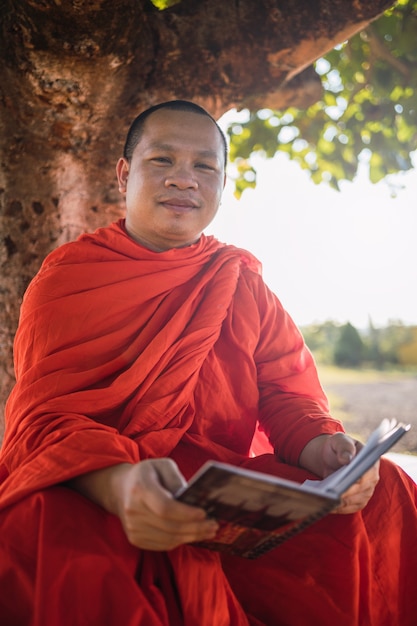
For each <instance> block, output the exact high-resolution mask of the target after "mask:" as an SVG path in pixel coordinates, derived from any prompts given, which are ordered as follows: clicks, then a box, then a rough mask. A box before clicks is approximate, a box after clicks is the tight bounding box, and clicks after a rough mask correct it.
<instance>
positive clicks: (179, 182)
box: [165, 165, 198, 189]
mask: <svg viewBox="0 0 417 626" xmlns="http://www.w3.org/2000/svg"><path fill="white" fill-rule="evenodd" d="M165 187H177V189H197V188H198V182H197V178H196V175H195V172H194V170H193V168H191V167H188V166H185V165H184V166H178V167H175V168H172V170H171V171H170V172H169V174H168V176H167V177H166V179H165Z"/></svg>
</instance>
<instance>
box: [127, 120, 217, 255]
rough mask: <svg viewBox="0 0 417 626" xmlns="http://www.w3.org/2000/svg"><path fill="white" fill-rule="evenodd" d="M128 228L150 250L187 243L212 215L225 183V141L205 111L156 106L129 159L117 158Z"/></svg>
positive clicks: (197, 234)
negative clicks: (177, 109)
mask: <svg viewBox="0 0 417 626" xmlns="http://www.w3.org/2000/svg"><path fill="white" fill-rule="evenodd" d="M116 170H117V177H118V181H119V190H120V191H121V193H123V194H124V195H125V197H126V209H127V213H126V228H127V231H128V233H129V234H130V236H131V237H133V238H134V239H136V240H137V241H139V242H140V243H142V244H143V245H145V246H146V247H148V248H150V249H151V250H158V251H160V250H168V249H169V248H179V247H182V246H187V245H190V244H192V243H194V242H195V241H197V240H198V238H199V237H200V235H201V233H202V231H203V230H204V228H205V227H206V226H207V225H208V224H210V222H211V221H212V219H213V218H214V216H215V215H216V212H217V209H218V206H219V203H220V198H221V194H222V191H223V187H224V183H225V171H224V170H225V163H224V146H223V142H222V138H221V136H220V133H219V130H218V128H217V127H216V126H215V124H214V123H213V122H212V120H210V118H209V117H205V116H204V115H199V114H196V113H190V112H188V111H173V110H169V109H159V110H158V111H155V112H154V113H152V114H151V115H150V116H149V117H148V119H147V120H146V121H145V126H144V129H143V133H142V136H141V138H140V140H139V142H138V144H137V146H136V148H135V150H134V152H133V156H132V159H131V161H130V163H129V162H128V161H127V160H126V159H119V162H118V163H117V168H116Z"/></svg>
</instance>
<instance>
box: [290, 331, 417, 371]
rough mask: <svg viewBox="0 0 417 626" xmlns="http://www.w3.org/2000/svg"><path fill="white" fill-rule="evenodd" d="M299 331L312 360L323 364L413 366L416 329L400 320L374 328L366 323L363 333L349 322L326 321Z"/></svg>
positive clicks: (416, 356)
mask: <svg viewBox="0 0 417 626" xmlns="http://www.w3.org/2000/svg"><path fill="white" fill-rule="evenodd" d="M301 330H302V333H303V335H304V338H305V341H306V343H307V345H308V347H309V348H310V350H311V351H312V352H313V354H314V357H315V359H316V360H317V361H318V362H320V363H323V364H333V365H337V366H339V367H362V366H369V367H374V368H377V369H383V368H385V367H391V366H396V365H417V327H416V326H406V325H404V324H403V323H402V322H400V321H393V322H390V323H389V324H388V325H387V326H386V327H384V328H376V327H375V326H374V325H373V324H372V322H371V321H370V322H369V326H368V328H367V329H366V330H358V329H357V328H355V326H353V325H352V324H351V323H350V322H347V323H346V324H343V325H341V324H337V323H336V322H333V321H327V322H324V323H322V324H312V325H309V326H304V327H303V328H302V329H301Z"/></svg>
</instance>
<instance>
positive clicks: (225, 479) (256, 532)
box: [176, 420, 410, 559]
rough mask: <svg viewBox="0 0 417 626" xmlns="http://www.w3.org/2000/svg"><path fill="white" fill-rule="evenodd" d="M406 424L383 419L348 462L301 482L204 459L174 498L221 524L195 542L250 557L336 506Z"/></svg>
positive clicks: (296, 531) (299, 530)
mask: <svg viewBox="0 0 417 626" xmlns="http://www.w3.org/2000/svg"><path fill="white" fill-rule="evenodd" d="M409 428H410V425H404V424H397V422H396V420H392V421H390V420H383V421H382V422H381V424H380V425H379V426H378V428H377V429H376V430H375V431H374V432H373V433H372V434H371V436H370V437H369V439H368V441H367V443H366V444H365V445H364V446H363V448H362V449H361V450H360V451H359V452H358V454H357V455H356V456H355V457H354V458H353V459H352V461H351V462H350V463H349V464H348V465H345V466H343V467H341V468H340V469H339V470H337V471H336V472H334V473H333V474H331V475H330V476H328V477H327V478H325V479H323V480H307V481H305V482H304V483H303V484H299V483H296V482H293V481H290V480H286V479H282V478H277V477H276V476H271V475H269V474H263V473H261V472H257V471H252V470H247V469H244V468H241V467H235V466H233V465H228V464H226V463H219V462H216V461H208V462H207V463H205V464H204V465H203V466H202V467H201V468H200V470H199V471H198V472H197V473H196V474H195V475H194V476H193V478H192V479H191V480H190V482H189V483H188V484H187V486H186V487H183V488H182V489H180V490H179V492H178V493H177V494H176V498H177V499H178V500H181V501H182V502H186V503H187V504H191V505H193V506H199V507H202V508H204V509H205V510H206V511H207V514H208V515H209V516H210V517H213V518H215V519H216V520H217V521H218V522H219V524H220V527H219V530H218V532H217V534H216V537H215V538H214V539H212V540H210V541H205V542H200V543H199V544H198V545H200V546H203V547H206V548H210V549H211V550H219V551H221V552H230V553H231V554H236V555H239V556H242V557H246V558H249V559H254V558H256V557H258V556H260V555H262V554H264V553H265V552H268V551H269V550H272V549H273V548H275V547H276V546H278V545H279V544H281V543H283V542H284V541H286V540H287V539H289V538H290V537H292V536H293V535H295V534H297V533H299V532H301V531H302V530H304V528H306V527H307V526H310V525H311V524H312V523H313V522H315V521H317V520H319V519H321V518H322V517H324V516H325V515H327V513H329V512H330V511H331V510H332V509H334V508H336V507H337V506H338V504H339V503H340V498H341V496H342V494H343V493H344V492H345V491H346V490H347V489H348V488H349V487H350V486H351V485H353V484H354V483H355V482H356V481H357V480H359V478H360V477H361V476H362V475H363V474H364V473H365V472H366V471H367V470H368V469H370V468H371V467H372V465H373V464H374V463H375V462H376V461H377V460H378V459H379V457H380V456H381V455H383V454H384V453H385V452H387V451H388V450H389V449H390V448H391V447H392V446H393V445H394V444H395V443H396V442H397V441H398V440H399V439H400V437H402V436H403V435H404V434H405V433H406V432H407V431H408V430H409Z"/></svg>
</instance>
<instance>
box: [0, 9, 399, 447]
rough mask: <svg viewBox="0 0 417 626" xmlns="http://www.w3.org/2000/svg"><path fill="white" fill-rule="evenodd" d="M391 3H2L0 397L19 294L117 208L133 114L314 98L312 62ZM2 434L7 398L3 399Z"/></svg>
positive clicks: (6, 384) (301, 102) (7, 376)
mask: <svg viewBox="0 0 417 626" xmlns="http://www.w3.org/2000/svg"><path fill="white" fill-rule="evenodd" d="M391 4H392V0H388V1H387V0H372V1H371V0H320V1H319V0H313V1H312V0H299V1H296V0H281V1H279V0H257V1H256V2H255V1H254V0H234V1H228V0H181V1H180V2H179V3H178V4H176V5H175V6H173V7H171V8H170V9H167V10H165V11H158V10H157V9H156V8H155V7H154V6H153V5H152V4H151V2H150V1H149V0H114V1H113V2H110V1H109V0H92V1H91V2H83V1H82V0H60V2H57V1H56V0H3V4H2V7H1V8H0V17H1V24H0V52H1V58H2V64H1V66H0V90H1V91H0V132H1V139H0V155H1V161H2V167H1V173H0V230H1V238H0V239H1V240H0V264H1V277H0V407H2V406H3V403H4V401H5V399H6V397H7V395H8V393H9V392H10V389H11V387H12V384H13V380H14V378H13V367H12V338H13V335H14V332H15V329H16V326H17V320H18V310H19V306H20V302H21V298H22V295H23V293H24V290H25V288H26V286H27V284H28V282H29V280H30V279H31V278H32V276H33V275H34V274H35V272H36V271H37V270H38V268H39V265H40V263H41V261H42V259H43V258H44V257H45V256H46V254H47V253H48V252H50V251H51V250H52V249H53V248H55V247H56V246H57V245H59V244H62V243H64V242H66V241H69V240H71V239H74V238H75V237H76V236H77V235H79V234H80V233H81V232H84V231H89V230H93V229H95V228H96V227H98V226H101V225H104V224H107V223H109V222H111V221H113V220H114V219H117V217H118V216H120V215H122V212H123V207H122V204H121V202H120V198H119V195H118V192H117V188H116V185H115V175H114V165H115V162H116V159H117V157H118V156H119V155H120V153H121V150H122V146H123V141H124V136H125V133H126V131H127V128H128V126H129V124H130V122H131V120H132V119H133V118H134V117H135V115H137V114H138V113H139V112H140V111H141V110H142V109H144V108H146V107H147V106H149V105H151V104H154V103H156V102H159V101H162V100H167V99H174V98H185V99H191V100H194V101H196V102H198V103H200V104H202V105H203V106H205V107H206V108H207V109H208V110H209V111H210V112H211V113H212V114H213V115H215V116H219V115H220V114H222V113H223V112H225V111H226V110H228V109H230V108H232V107H233V106H235V107H237V108H243V107H249V108H252V109H255V108H261V107H270V108H275V109H284V108H287V107H288V106H289V105H294V106H299V107H307V106H308V105H310V104H311V103H313V102H315V101H317V99H318V98H319V97H320V94H321V87H320V82H319V79H318V77H317V76H316V74H315V72H314V70H313V69H312V68H311V67H310V66H311V64H312V62H313V61H314V60H315V59H317V58H318V57H320V56H321V55H323V54H325V53H326V52H327V51H328V50H330V49H331V48H333V47H334V46H335V45H336V44H337V43H340V42H341V41H344V40H346V39H347V38H349V37H350V36H351V35H352V34H353V33H355V32H357V31H358V30H360V29H362V28H363V27H365V26H366V24H367V23H369V21H371V20H373V19H375V18H376V17H377V16H378V15H379V14H380V13H381V12H382V11H384V10H385V9H386V8H388V7H389V6H390V5H391ZM0 439H1V408H0Z"/></svg>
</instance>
